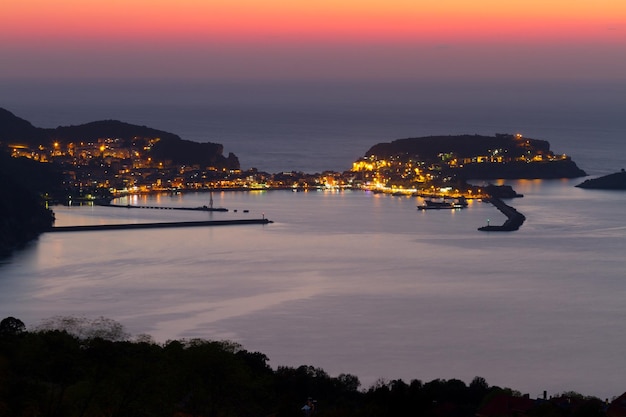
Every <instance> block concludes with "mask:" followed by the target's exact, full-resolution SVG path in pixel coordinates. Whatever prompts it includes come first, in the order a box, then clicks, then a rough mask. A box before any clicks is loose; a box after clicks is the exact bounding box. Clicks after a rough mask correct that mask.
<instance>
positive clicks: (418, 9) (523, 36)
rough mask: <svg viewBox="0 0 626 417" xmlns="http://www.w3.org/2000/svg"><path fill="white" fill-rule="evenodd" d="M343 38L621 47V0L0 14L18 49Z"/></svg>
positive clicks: (74, 2) (125, 5)
mask: <svg viewBox="0 0 626 417" xmlns="http://www.w3.org/2000/svg"><path fill="white" fill-rule="evenodd" d="M342 44H345V45H360V46H366V45H381V44H382V45H432V46H433V47H439V46H441V45H446V46H448V45H467V44H473V45H478V46H480V45H483V46H484V45H494V44H496V45H506V44H509V45H518V46H519V45H521V46H528V45H542V47H545V45H569V46H575V45H580V46H587V47H588V46H589V45H599V46H600V48H601V49H602V48H605V47H609V48H615V49H619V48H620V47H624V46H626V1H624V0H597V1H595V2H588V1H582V0H567V1H565V0H551V1H545V0H524V1H522V0H507V1H501V0H499V1H496V0H475V1H471V2H470V1H467V0H440V1H437V2H435V1H420V0H387V1H382V0H359V1H356V0H343V1H340V2H338V1H336V0H317V1H315V2H297V1H292V0H210V1H206V0H177V1H173V0H108V1H105V0H90V1H83V0H81V1H79V0H55V1H49V0H20V1H18V0H7V1H6V2H4V3H3V7H2V13H0V52H2V51H3V50H6V51H8V52H10V54H13V56H17V52H16V51H17V50H18V49H19V50H22V51H24V52H25V53H26V52H34V53H36V52H37V51H39V50H42V51H43V49H44V48H47V51H44V52H45V53H50V50H56V51H58V52H59V53H61V54H63V53H66V54H69V51H71V50H72V48H74V49H76V48H78V49H82V50H83V52H84V51H85V50H86V49H89V48H92V51H93V52H94V53H95V50H96V49H102V50H104V51H107V53H112V52H117V53H123V52H124V51H129V50H131V49H132V50H134V51H139V50H143V48H145V49H146V50H153V49H155V48H156V47H157V46H161V47H163V48H169V49H176V48H179V47H180V48H182V49H185V48H187V49H190V48H193V47H194V45H195V46H198V45H200V46H201V47H202V48H209V47H211V45H213V46H217V47H220V46H221V47H223V46H225V45H226V46H234V47H241V46H246V45H247V46H254V45H262V46H263V47H269V48H280V47H289V48H291V49H290V50H289V51H285V53H293V48H294V47H295V46H297V45H299V46H301V47H303V48H307V47H309V46H311V45H313V46H315V47H320V46H323V45H328V46H330V47H337V45H342ZM203 50H206V49H203ZM300 53H302V52H300ZM16 66H17V64H16ZM0 75H2V70H1V69H0Z"/></svg>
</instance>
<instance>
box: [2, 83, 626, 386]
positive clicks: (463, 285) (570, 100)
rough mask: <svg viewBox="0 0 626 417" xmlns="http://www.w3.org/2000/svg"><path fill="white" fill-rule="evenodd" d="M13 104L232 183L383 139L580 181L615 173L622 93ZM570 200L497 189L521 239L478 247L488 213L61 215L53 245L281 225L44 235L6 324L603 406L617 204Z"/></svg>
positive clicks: (230, 195)
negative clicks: (520, 148) (199, 344)
mask: <svg viewBox="0 0 626 417" xmlns="http://www.w3.org/2000/svg"><path fill="white" fill-rule="evenodd" d="M18 87H19V86H15V85H13V86H10V88H9V86H3V91H5V92H6V91H9V92H13V94H12V95H10V96H6V95H5V96H4V97H3V99H4V100H5V102H7V104H2V106H4V107H6V108H7V109H8V110H10V111H12V112H14V113H15V114H17V115H18V116H20V117H23V118H26V119H28V120H30V121H32V122H33V124H35V125H36V126H42V127H53V126H56V125H65V124H78V123H83V122H87V121H91V120H97V119H108V118H115V119H121V120H124V121H128V122H131V123H139V124H145V125H148V126H151V127H156V128H159V129H163V130H168V131H172V132H174V133H177V134H179V135H180V136H182V137H183V138H185V139H192V140H211V141H214V142H218V143H222V144H224V147H225V151H226V152H234V153H235V154H237V155H238V156H239V158H240V160H241V162H242V166H243V167H244V168H247V167H251V166H254V167H257V168H259V169H262V170H266V171H270V172H278V171H282V170H300V171H306V172H315V171H322V170H325V169H332V170H343V169H348V168H349V167H350V164H351V162H352V160H354V159H356V158H358V157H359V156H361V155H363V154H364V153H365V151H366V150H367V149H368V148H369V147H370V146H372V145H374V144H375V143H377V142H380V141H387V140H393V139H396V138H402V137H410V136H422V135H427V134H448V133H450V134H453V133H480V134H492V133H495V132H514V131H515V132H521V133H523V134H525V135H526V136H529V137H534V138H539V139H546V140H549V141H550V142H551V143H552V148H553V150H554V151H555V152H557V153H567V154H570V155H572V157H573V159H574V160H575V161H576V162H577V163H578V165H579V166H580V167H581V168H583V169H584V170H586V171H587V172H589V173H590V174H592V175H600V174H604V173H609V172H614V171H617V170H618V169H620V168H622V167H626V160H625V157H624V155H626V152H625V151H626V145H625V144H624V141H623V134H624V132H626V118H624V117H621V116H623V109H624V108H626V94H623V93H624V90H623V86H612V87H609V86H605V85H601V84H597V83H596V84H593V85H582V86H581V85H569V86H567V85H562V84H561V85H557V86H552V85H548V86H543V87H542V88H539V87H540V86H526V87H524V86H519V85H516V86H491V85H485V86H483V88H482V89H481V88H479V87H480V86H477V85H472V86H448V87H446V86H443V85H437V86H421V87H419V86H411V87H410V88H408V87H407V88H406V89H402V88H399V87H398V86H397V85H394V86H390V87H389V88H387V89H385V88H382V86H379V85H378V86H355V85H351V86H343V87H342V88H343V89H342V88H339V87H337V88H334V89H329V88H327V89H326V90H324V89H322V88H318V89H314V88H311V89H308V90H307V89H305V88H303V87H301V86H292V87H293V90H292V89H285V88H282V89H280V88H276V90H274V89H272V88H271V86H267V85H265V86H249V85H248V86H243V87H246V88H243V87H242V86H227V87H228V88H227V87H223V86H222V87H219V88H218V87H215V86H213V87H212V89H211V88H209V87H207V86H203V87H202V88H199V87H198V88H191V87H189V86H188V87H186V88H187V90H185V89H184V88H182V87H181V86H169V88H170V89H171V91H169V90H167V89H164V87H163V86H161V87H160V88H157V87H155V88H154V89H153V90H148V89H145V88H144V89H137V90H132V89H131V91H130V92H129V91H127V90H122V89H120V90H119V94H118V95H116V94H114V93H115V90H114V89H112V88H109V89H106V90H105V89H101V90H97V89H96V88H95V87H93V86H92V88H93V89H92V90H89V89H87V91H83V90H80V91H74V90H71V91H69V93H67V94H66V95H63V94H59V95H58V97H56V100H53V99H52V98H51V97H52V96H53V94H52V93H53V92H54V91H56V90H54V88H58V86H56V87H54V88H53V87H50V86H48V87H46V88H48V90H44V93H43V94H41V97H42V98H41V99H36V95H35V94H34V90H32V86H31V87H29V88H31V90H29V89H26V87H22V88H23V89H24V90H23V91H22V93H23V94H21V95H18V94H16V92H17V91H18V90H19V88H18ZM44 87H45V86H40V89H41V88H44ZM283 87H284V86H283ZM348 87H349V88H348ZM392 87H393V88H392ZM418 87H419V88H418ZM462 87H463V88H462ZM496 87H497V88H496ZM531 87H533V88H534V90H532V89H531ZM620 89H621V90H620ZM59 91H60V90H59ZM112 91H113V92H112ZM235 92H236V93H237V94H235ZM97 93H99V94H100V95H98V94H97ZM6 97H11V98H10V99H6ZM185 97H187V100H185ZM220 98H221V99H222V101H223V103H224V104H220ZM620 113H621V114H620ZM581 181H582V179H578V180H556V181H514V182H510V184H512V185H513V186H514V188H515V189H516V190H517V191H518V192H521V193H523V194H524V195H525V196H524V197H523V198H521V199H515V200H513V201H511V203H510V204H511V205H513V206H515V207H516V208H517V209H518V210H519V211H520V212H522V213H524V214H525V215H526V217H527V221H526V223H525V224H524V225H523V226H522V228H521V229H520V230H519V231H517V232H513V233H503V234H498V233H481V232H478V231H477V230H476V229H477V228H478V227H480V226H483V225H485V224H486V222H487V219H489V221H490V223H491V224H497V223H499V222H503V221H504V217H503V216H502V215H501V214H500V213H499V212H498V211H497V210H496V209H495V208H493V207H492V206H490V205H488V204H485V203H480V202H472V203H471V204H470V206H469V207H468V208H467V209H465V210H461V211H450V212H448V211H437V212H419V211H417V210H416V205H417V204H419V199H417V198H414V197H397V196H389V195H379V194H371V193H365V192H351V191H344V192H330V191H324V192H322V191H317V192H300V193H294V192H285V191H272V192H250V193H243V192H225V193H215V194H214V195H213V199H214V204H215V205H216V206H222V207H226V208H228V209H229V212H227V213H195V212H184V211H180V212H172V211H168V212H163V211H158V210H154V211H153V210H129V209H120V208H104V207H56V208H55V212H56V215H57V224H58V225H64V224H92V223H111V222H118V223H119V222H122V223H124V222H146V221H173V220H186V219H189V220H191V219H204V218H214V219H222V218H224V219H230V218H246V217H248V218H260V217H262V216H265V217H267V218H270V219H271V220H273V221H274V223H273V224H269V225H265V226H233V227H224V228H190V229H161V230H137V231H108V232H82V233H59V234H46V235H43V236H42V237H41V238H40V239H39V240H38V241H37V242H35V243H33V244H32V245H31V246H29V247H28V248H26V249H25V250H23V251H20V252H19V253H17V254H15V255H14V256H13V257H12V258H10V259H8V260H7V261H5V262H4V263H3V264H0V315H1V316H2V317H6V316H15V317H18V318H20V319H22V320H23V321H24V322H26V324H27V325H29V326H35V325H37V323H38V322H39V321H40V320H42V319H44V318H48V317H51V316H54V315H85V316H87V317H97V316H105V317H109V318H112V319H115V320H117V321H119V322H121V323H122V324H124V325H125V326H126V327H127V328H128V330H129V331H131V332H132V333H133V334H139V333H147V334H150V335H152V336H153V337H154V338H155V339H156V340H157V341H159V342H163V341H166V340H167V339H174V338H193V337H201V338H207V339H229V340H234V341H237V342H239V343H241V344H242V345H243V346H244V347H245V348H246V349H248V350H258V351H261V352H264V353H265V354H267V355H268V356H269V358H270V361H271V364H272V365H274V366H278V365H289V366H297V365H302V364H307V365H313V366H318V367H321V368H323V369H325V370H326V371H327V372H329V373H330V374H331V375H337V374H339V373H342V372H343V373H351V374H355V375H357V376H358V377H359V378H360V379H361V381H362V382H363V384H364V385H365V386H366V387H367V386H369V385H370V384H371V383H373V382H374V381H376V380H377V379H378V378H385V379H395V378H402V379H404V380H405V381H409V380H411V379H421V380H423V381H430V380H432V379H435V378H445V379H450V378H458V379H462V380H464V381H466V382H469V381H471V379H472V378H473V377H474V376H482V377H484V378H486V379H487V381H488V383H490V384H493V385H500V386H508V387H511V388H514V389H518V390H520V391H522V392H527V393H529V394H531V396H538V395H541V393H542V392H543V390H547V391H548V393H549V394H551V395H552V394H556V393H559V392H562V391H566V390H575V391H579V392H581V393H583V394H586V395H596V396H599V397H601V398H611V397H613V396H616V395H619V394H621V393H623V392H624V391H626V384H625V383H624V381H625V379H624V376H625V375H626V331H625V330H626V325H625V324H624V317H626V304H624V299H625V297H626V280H625V278H624V277H625V276H626V274H625V271H626V259H625V258H624V254H625V253H626V221H625V220H624V206H625V205H626V193H623V192H606V191H589V190H587V191H585V190H581V189H578V188H575V187H574V185H575V184H578V183H579V182H581ZM208 199H209V196H208V195H207V194H184V195H181V194H175V195H160V196H150V197H134V198H132V199H129V200H124V201H122V202H121V203H123V204H126V203H131V204H143V203H145V204H150V205H164V206H186V207H194V206H200V205H205V204H207V202H208ZM235 210H236V211H235ZM244 210H248V212H244Z"/></svg>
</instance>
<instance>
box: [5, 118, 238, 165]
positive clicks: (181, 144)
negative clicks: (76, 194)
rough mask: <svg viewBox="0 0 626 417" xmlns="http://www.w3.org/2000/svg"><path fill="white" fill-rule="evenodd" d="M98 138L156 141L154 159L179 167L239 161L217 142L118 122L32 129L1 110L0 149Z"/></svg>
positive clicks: (21, 120)
mask: <svg viewBox="0 0 626 417" xmlns="http://www.w3.org/2000/svg"><path fill="white" fill-rule="evenodd" d="M101 138H115V139H122V140H124V141H127V142H132V141H133V140H135V139H137V138H141V139H156V138H158V139H159V140H158V141H154V144H153V146H152V147H151V149H150V154H151V156H152V158H153V159H154V160H162V161H165V160H167V161H171V162H172V163H174V164H178V165H189V166H192V165H199V166H213V167H216V168H218V169H239V168H240V166H239V159H238V158H237V156H235V155H234V154H233V153H230V154H229V155H228V156H227V157H225V156H224V155H223V151H224V147H223V145H221V144H217V143H210V142H209V143H199V142H193V141H189V140H184V139H181V138H180V137H179V136H178V135H175V134H173V133H169V132H165V131H162V130H157V129H152V128H149V127H146V126H138V125H133V124H129V123H124V122H121V121H117V120H102V121H95V122H90V123H86V124H82V125H77V126H59V127H57V128H54V129H44V128H38V127H34V126H33V125H32V124H31V123H30V122H28V121H26V120H24V119H21V118H19V117H17V116H15V115H14V114H13V113H11V112H9V111H7V110H5V109H2V108H0V146H3V147H6V146H8V145H13V144H20V145H26V146H28V147H31V148H37V147H39V146H40V145H41V146H43V147H46V148H48V147H51V146H52V144H53V143H54V142H57V143H60V144H62V145H63V144H67V143H71V142H89V141H92V142H93V141H97V140H98V139H101Z"/></svg>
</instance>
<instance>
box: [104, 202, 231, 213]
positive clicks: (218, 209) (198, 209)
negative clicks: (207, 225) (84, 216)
mask: <svg viewBox="0 0 626 417" xmlns="http://www.w3.org/2000/svg"><path fill="white" fill-rule="evenodd" d="M98 205H100V206H106V207H118V208H128V209H132V208H135V209H152V210H188V211H228V209H227V208H222V207H215V208H214V207H207V206H202V207H163V206H134V205H130V204H127V205H122V204H108V203H107V204H98Z"/></svg>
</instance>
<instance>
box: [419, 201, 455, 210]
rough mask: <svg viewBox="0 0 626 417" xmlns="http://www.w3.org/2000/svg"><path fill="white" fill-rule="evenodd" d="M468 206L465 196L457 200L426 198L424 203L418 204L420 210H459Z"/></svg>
mask: <svg viewBox="0 0 626 417" xmlns="http://www.w3.org/2000/svg"><path fill="white" fill-rule="evenodd" d="M465 207H467V201H465V199H464V198H460V199H457V200H446V199H444V200H424V204H422V205H419V206H417V209H418V210H444V209H448V210H457V209H462V208H465Z"/></svg>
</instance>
